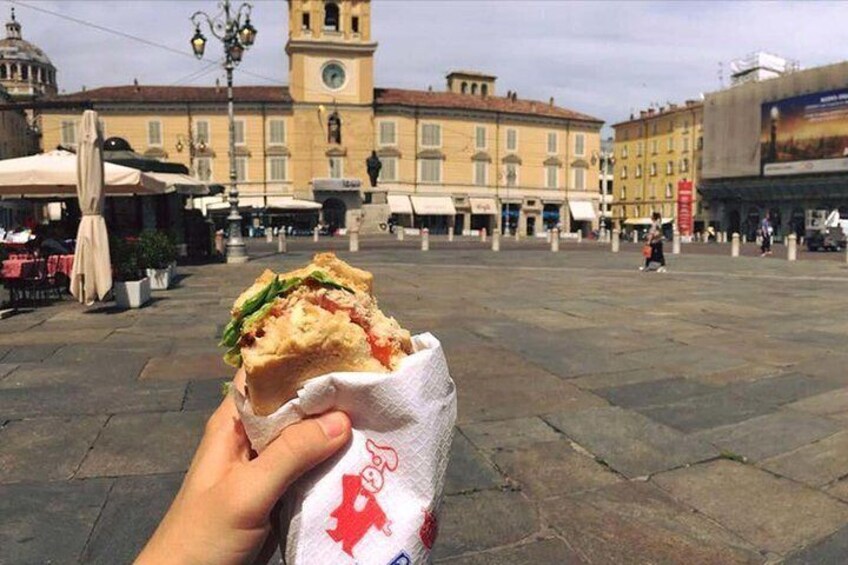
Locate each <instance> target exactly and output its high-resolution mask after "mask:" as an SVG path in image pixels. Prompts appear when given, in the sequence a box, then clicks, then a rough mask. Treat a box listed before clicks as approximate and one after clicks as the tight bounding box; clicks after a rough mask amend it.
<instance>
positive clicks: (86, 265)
mask: <svg viewBox="0 0 848 565" xmlns="http://www.w3.org/2000/svg"><path fill="white" fill-rule="evenodd" d="M80 129H81V131H80V143H79V148H78V149H77V196H78V197H79V207H80V211H81V212H82V219H81V220H80V225H79V230H78V231H77V246H76V252H75V254H74V267H73V270H72V271H71V293H72V294H73V295H74V296H75V297H76V298H77V299H78V300H79V301H80V302H84V303H86V304H89V305H91V304H93V303H94V301H95V300H98V299H99V300H103V298H104V297H105V296H106V293H108V292H109V290H110V289H111V288H112V261H111V259H110V257H109V234H108V233H107V231H106V221H105V220H104V219H103V216H102V215H101V214H102V212H103V134H102V132H101V131H100V125H99V124H98V121H97V112H94V111H93V110H86V111H85V113H83V115H82V127H81V128H80Z"/></svg>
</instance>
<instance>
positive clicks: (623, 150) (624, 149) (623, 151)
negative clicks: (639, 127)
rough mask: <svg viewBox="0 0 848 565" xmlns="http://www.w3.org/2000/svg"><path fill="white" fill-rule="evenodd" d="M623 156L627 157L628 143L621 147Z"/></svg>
mask: <svg viewBox="0 0 848 565" xmlns="http://www.w3.org/2000/svg"><path fill="white" fill-rule="evenodd" d="M621 158H622V159H627V146H626V145H625V146H624V147H622V148H621Z"/></svg>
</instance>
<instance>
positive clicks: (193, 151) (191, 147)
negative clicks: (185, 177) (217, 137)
mask: <svg viewBox="0 0 848 565" xmlns="http://www.w3.org/2000/svg"><path fill="white" fill-rule="evenodd" d="M186 146H188V168H189V171H190V172H191V174H192V175H197V176H200V175H199V171H196V170H195V169H194V157H195V156H196V155H197V154H198V153H203V152H204V151H206V140H205V139H203V138H202V137H196V136H195V135H194V133H193V132H192V130H191V127H190V126H189V130H188V135H187V136H185V135H183V134H181V133H179V134H177V143H176V144H175V145H174V147H175V148H176V150H177V153H182V152H183V149H185V148H186ZM202 180H206V179H202Z"/></svg>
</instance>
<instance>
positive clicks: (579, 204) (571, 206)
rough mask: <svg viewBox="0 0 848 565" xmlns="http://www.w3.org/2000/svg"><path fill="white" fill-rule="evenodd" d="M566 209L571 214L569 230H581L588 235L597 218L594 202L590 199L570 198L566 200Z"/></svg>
mask: <svg viewBox="0 0 848 565" xmlns="http://www.w3.org/2000/svg"><path fill="white" fill-rule="evenodd" d="M568 211H569V212H570V214H571V225H570V226H569V230H568V231H571V232H577V231H579V232H582V233H583V235H584V236H588V235H589V234H590V233H591V231H592V227H593V225H594V222H595V221H596V220H597V217H598V216H597V215H596V214H595V204H594V203H593V202H592V201H591V200H571V199H569V201H568Z"/></svg>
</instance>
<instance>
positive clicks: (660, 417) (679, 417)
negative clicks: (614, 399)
mask: <svg viewBox="0 0 848 565" xmlns="http://www.w3.org/2000/svg"><path fill="white" fill-rule="evenodd" d="M637 410H639V412H641V413H642V414H644V415H645V416H648V417H649V418H651V419H652V420H656V421H657V422H660V423H662V424H665V425H666V426H670V427H672V428H674V429H677V430H680V431H682V432H685V433H692V432H697V431H701V430H708V429H710V428H717V427H719V426H726V425H729V424H735V423H737V422H742V421H744V420H747V419H749V418H753V417H756V416H762V415H764V414H768V413H769V412H773V411H774V410H776V407H774V406H770V405H768V404H763V403H760V402H757V401H755V400H748V399H744V398H740V397H738V396H735V395H734V394H733V393H732V392H731V391H729V390H727V389H723V390H719V391H718V392H714V393H712V394H705V395H702V396H698V397H697V398H690V399H687V400H683V401H681V402H676V403H674V404H668V405H666V406H657V407H650V408H637Z"/></svg>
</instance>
